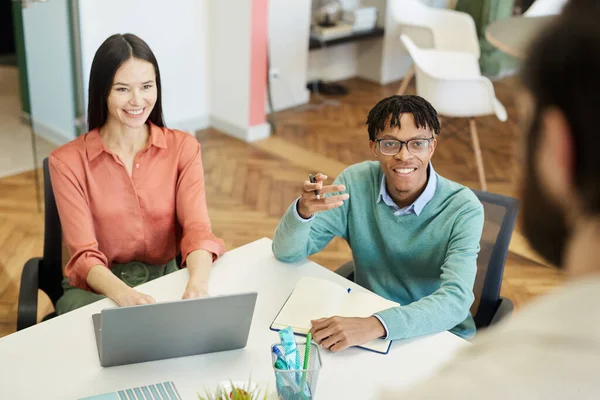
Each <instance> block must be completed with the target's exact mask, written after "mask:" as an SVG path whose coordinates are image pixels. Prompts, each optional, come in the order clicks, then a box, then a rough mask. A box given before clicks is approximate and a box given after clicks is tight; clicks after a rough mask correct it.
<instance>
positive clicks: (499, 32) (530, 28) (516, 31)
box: [485, 16, 556, 59]
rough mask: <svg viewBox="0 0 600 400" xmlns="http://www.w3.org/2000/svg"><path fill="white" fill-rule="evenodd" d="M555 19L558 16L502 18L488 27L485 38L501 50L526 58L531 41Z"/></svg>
mask: <svg viewBox="0 0 600 400" xmlns="http://www.w3.org/2000/svg"><path fill="white" fill-rule="evenodd" d="M554 20H556V16H545V17H526V16H519V17H513V18H507V19H502V20H499V21H496V22H494V23H492V24H491V25H489V26H488V27H487V29H486V30H485V38H486V39H487V41H488V42H490V43H491V44H492V46H494V47H496V48H497V49H499V50H500V51H503V52H504V53H506V54H508V55H510V56H513V57H516V58H520V59H524V58H525V57H526V56H527V50H528V47H529V46H530V44H531V42H532V41H533V40H534V39H535V38H536V37H537V36H538V35H539V34H540V33H541V32H542V30H543V29H544V28H546V27H547V26H548V25H549V24H551V23H552V22H554Z"/></svg>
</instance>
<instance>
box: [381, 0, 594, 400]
mask: <svg viewBox="0 0 600 400" xmlns="http://www.w3.org/2000/svg"><path fill="white" fill-rule="evenodd" d="M599 19H600V2H598V1H597V0H571V1H570V2H568V3H567V4H566V6H565V9H564V11H563V13H562V15H560V16H558V17H556V20H555V21H554V23H552V24H550V25H548V26H547V28H545V30H544V31H543V33H541V34H540V36H539V37H538V38H536V40H535V41H534V42H533V44H532V45H531V47H530V53H529V55H528V58H527V60H526V62H525V63H524V65H523V68H522V82H523V84H524V88H523V91H522V93H521V96H520V100H521V101H522V104H521V107H520V108H519V109H520V111H521V112H522V117H523V118H524V119H525V122H526V124H524V126H527V127H528V132H526V135H525V136H526V138H525V140H524V143H525V144H526V152H525V153H526V157H525V160H526V163H525V169H524V178H523V180H522V182H521V200H522V204H521V217H522V228H523V234H524V235H525V237H526V238H527V239H528V240H529V242H530V244H531V246H532V247H533V249H534V250H536V251H537V252H538V253H540V254H541V255H542V257H543V258H544V259H546V260H548V261H549V263H550V264H552V265H555V266H557V267H559V268H561V269H564V270H565V271H566V273H567V276H568V277H569V278H570V283H568V284H567V285H566V286H565V287H563V288H560V289H557V290H555V292H554V293H553V294H551V295H548V296H546V297H542V298H539V299H537V300H536V301H535V302H534V303H532V304H531V305H529V306H528V307H525V308H524V309H523V310H520V311H519V313H518V314H517V316H515V317H512V318H511V319H510V320H507V321H504V322H502V323H501V324H500V325H499V326H497V327H492V328H489V330H488V331H486V332H484V333H482V334H481V336H479V337H476V338H475V340H474V341H473V344H472V346H468V347H466V349H465V350H464V351H462V352H460V353H459V354H458V356H457V357H456V359H455V360H452V361H451V362H449V363H448V364H447V365H446V366H445V367H444V368H442V369H441V370H439V371H438V372H437V375H436V376H434V377H433V378H432V379H430V380H428V381H424V382H421V383H420V384H418V385H417V386H416V387H413V388H410V389H409V390H405V391H399V390H398V391H396V390H395V389H396V388H394V387H393V383H392V382H390V383H389V387H388V388H385V389H384V394H383V395H382V396H381V397H382V398H385V399H434V398H444V399H476V398H485V399H498V400H499V399H528V400H529V399H598V398H600V380H599V379H598V372H597V367H598V365H600V313H598V304H600V261H599V260H600V250H599V248H598V242H600V185H598V181H599V179H600V158H598V155H597V152H598V148H599V147H600V135H598V133H597V130H598V128H597V119H598V118H597V113H598V111H597V110H598V106H599V105H600V104H599V101H598V92H599V91H600V76H599V75H598V73H597V71H598V70H600V53H598V52H597V51H590V49H597V48H600V25H599V24H598V20H599Z"/></svg>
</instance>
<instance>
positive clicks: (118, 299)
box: [112, 287, 156, 307]
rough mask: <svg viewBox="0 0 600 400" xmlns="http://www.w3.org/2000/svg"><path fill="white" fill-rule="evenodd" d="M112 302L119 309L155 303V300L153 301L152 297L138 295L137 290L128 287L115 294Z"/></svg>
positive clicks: (142, 294)
mask: <svg viewBox="0 0 600 400" xmlns="http://www.w3.org/2000/svg"><path fill="white" fill-rule="evenodd" d="M112 300H113V301H114V302H115V303H117V304H118V305H119V306H120V307H126V306H137V305H141V304H152V303H156V300H154V298H153V297H152V296H150V295H148V294H144V293H140V292H138V291H137V290H135V289H133V288H130V287H127V289H124V290H121V291H119V292H117V293H115V294H114V295H113V297H112Z"/></svg>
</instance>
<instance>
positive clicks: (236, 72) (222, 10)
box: [209, 0, 252, 134]
mask: <svg viewBox="0 0 600 400" xmlns="http://www.w3.org/2000/svg"><path fill="white" fill-rule="evenodd" d="M251 7H252V4H251V1H247V0H210V6H209V18H210V36H211V38H212V40H211V43H210V49H209V60H210V69H209V74H210V85H211V99H212V105H211V114H212V118H211V123H212V124H213V125H214V126H215V127H216V128H217V129H220V130H224V131H226V132H228V133H234V132H239V133H240V134H242V132H245V131H246V130H247V129H248V126H249V123H250V115H249V112H250V109H249V107H248V102H249V100H250V40H251V39H250V30H251V25H250V24H251V11H252V8H251Z"/></svg>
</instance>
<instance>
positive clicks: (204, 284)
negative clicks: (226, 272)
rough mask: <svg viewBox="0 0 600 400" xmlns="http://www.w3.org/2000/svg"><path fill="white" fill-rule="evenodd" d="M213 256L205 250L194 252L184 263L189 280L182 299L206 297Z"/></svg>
mask: <svg viewBox="0 0 600 400" xmlns="http://www.w3.org/2000/svg"><path fill="white" fill-rule="evenodd" d="M212 260H213V255H212V253H209V252H208V251H206V250H194V251H192V252H191V253H190V254H188V256H187V259H186V261H185V263H186V265H187V269H188V272H189V274H190V280H189V281H188V284H187V287H186V288H185V292H184V293H183V299H197V298H199V297H206V296H208V279H209V277H210V271H211V270H212Z"/></svg>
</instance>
